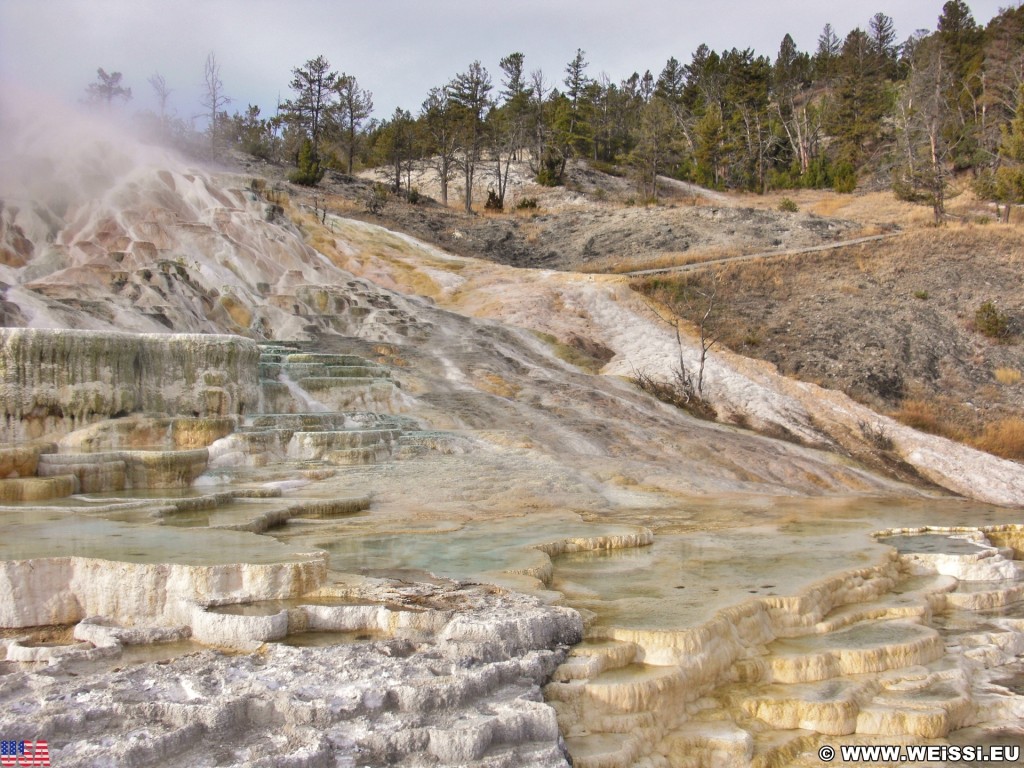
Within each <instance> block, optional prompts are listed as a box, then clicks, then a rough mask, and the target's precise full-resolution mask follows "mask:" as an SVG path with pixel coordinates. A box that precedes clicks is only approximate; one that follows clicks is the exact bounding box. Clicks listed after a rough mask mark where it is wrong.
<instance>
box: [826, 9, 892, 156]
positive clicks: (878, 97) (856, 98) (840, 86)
mask: <svg viewBox="0 0 1024 768" xmlns="http://www.w3.org/2000/svg"><path fill="white" fill-rule="evenodd" d="M836 74H837V83H836V93H835V100H836V106H835V112H834V114H833V116H832V125H831V126H830V128H831V132H832V134H833V135H834V136H835V138H836V144H837V145H838V156H839V159H840V160H841V161H843V162H846V163H849V164H850V165H852V166H854V167H856V166H857V165H859V164H860V163H861V162H862V161H863V160H864V159H865V158H866V157H867V156H868V155H869V153H870V152H871V151H872V150H873V149H874V147H875V144H876V142H877V140H878V138H879V135H880V126H881V124H882V117H883V116H884V115H885V114H886V112H887V111H888V109H889V105H890V95H889V91H888V89H887V88H886V87H885V80H884V78H883V68H882V62H881V60H880V59H879V57H878V55H877V54H876V53H875V50H874V47H873V45H872V43H871V38H870V37H869V36H868V35H867V33H866V32H864V30H862V29H860V28H857V29H854V30H853V31H852V32H850V33H849V34H848V35H847V36H846V39H845V40H844V41H843V48H842V52H841V53H840V55H839V60H838V66H837V73H836Z"/></svg>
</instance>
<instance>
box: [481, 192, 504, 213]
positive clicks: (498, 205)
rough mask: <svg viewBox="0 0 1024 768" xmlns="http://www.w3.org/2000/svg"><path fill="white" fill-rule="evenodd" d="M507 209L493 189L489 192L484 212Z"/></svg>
mask: <svg viewBox="0 0 1024 768" xmlns="http://www.w3.org/2000/svg"><path fill="white" fill-rule="evenodd" d="M504 209H505V203H504V201H502V199H501V198H500V197H498V194H497V192H495V191H494V190H493V189H489V190H487V202H486V203H484V210H487V211H501V210H504Z"/></svg>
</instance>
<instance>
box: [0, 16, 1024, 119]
mask: <svg viewBox="0 0 1024 768" xmlns="http://www.w3.org/2000/svg"><path fill="white" fill-rule="evenodd" d="M1008 1H1009V2H1013V3H1016V2H1018V0H968V4H969V5H970V7H971V9H972V10H973V12H974V16H975V19H976V20H977V21H978V22H979V23H982V24H984V23H986V22H987V21H988V20H989V19H990V18H991V17H992V16H993V15H995V14H996V13H997V12H998V9H999V6H1000V5H1003V6H1005V5H1007V2H1008ZM941 10H942V0H875V2H873V3H871V4H870V5H869V4H866V3H863V2H859V1H858V0H854V2H848V3H844V4H836V3H822V2H820V0H772V1H771V2H768V1H767V0H721V1H720V2H717V3H713V2H707V0H631V1H630V2H624V1H623V0H615V1H613V0H505V1H504V2H500V1H496V0H469V1H466V0H430V1H429V2H428V1H427V0H376V2H372V1H371V2H366V0H361V1H360V2H355V1H350V0H334V1H333V2H332V1H329V0H176V1H175V2H159V1H158V0H0V81H6V82H8V83H14V84H17V85H19V86H22V87H30V88H32V89H34V90H37V91H41V92H44V93H46V94H47V95H50V96H54V97H57V98H60V99H62V100H68V101H75V100H77V99H79V98H81V96H82V95H83V94H84V91H85V87H86V85H88V84H89V83H90V82H93V81H95V77H96V68H97V67H103V68H104V69H106V70H107V71H108V72H110V71H119V72H122V73H123V74H124V80H125V83H126V84H127V85H129V86H131V87H132V89H133V92H134V95H135V98H134V99H133V101H132V103H131V105H130V108H132V109H141V108H147V107H152V106H153V104H154V101H153V98H152V90H151V89H150V87H149V86H148V85H147V82H146V81H147V78H148V77H150V76H151V75H153V74H154V73H157V72H159V73H160V74H162V75H163V76H164V78H165V79H166V81H167V84H168V86H170V87H171V88H172V89H173V90H174V92H173V93H172V95H171V100H172V102H173V106H174V108H175V109H176V111H177V114H178V115H179V116H181V117H189V116H191V115H193V114H195V113H197V112H199V111H200V109H199V107H198V100H199V94H200V92H201V90H202V88H201V86H202V81H203V64H204V61H205V59H206V56H207V54H208V53H209V52H211V51H212V52H214V53H215V54H216V56H217V59H218V60H219V62H220V63H221V80H222V81H223V84H224V88H225V92H226V93H227V95H228V96H230V97H231V98H232V99H233V102H232V104H231V107H230V108H229V109H230V111H234V110H236V109H237V110H241V109H244V108H245V106H246V104H248V103H253V104H258V105H260V106H261V107H263V112H264V114H267V113H268V110H269V111H270V112H271V113H272V111H273V107H274V105H275V103H276V101H277V98H278V95H279V94H280V95H281V97H282V98H288V97H289V91H288V82H289V80H290V73H291V70H292V68H293V67H295V66H298V65H300V64H302V63H303V62H305V61H306V60H307V59H310V58H313V57H315V56H317V55H320V54H323V55H324V56H326V57H327V58H328V60H329V61H330V62H331V65H332V68H334V69H337V70H340V71H344V72H347V73H348V74H351V75H355V76H356V78H357V79H358V81H359V83H360V84H361V85H362V86H363V87H364V88H368V89H369V90H371V91H372V92H373V95H374V102H375V106H376V108H375V116H376V117H381V118H384V117H387V116H388V115H389V114H390V113H391V112H392V111H393V110H394V109H395V107H396V106H401V107H403V108H406V109H409V110H411V111H412V112H414V113H415V112H416V111H417V109H418V107H419V105H420V103H421V102H422V101H423V98H424V96H425V95H426V93H427V91H428V90H429V89H430V88H431V87H432V86H436V85H442V84H443V83H445V82H447V81H448V80H450V79H451V77H452V76H453V75H455V74H456V73H457V72H460V71H463V70H465V69H466V67H467V65H468V64H470V63H471V62H472V61H474V60H477V59H478V60H480V61H481V62H482V63H483V65H484V66H485V67H487V69H488V70H489V71H490V72H491V74H492V76H493V77H494V79H495V81H496V82H497V81H498V80H499V76H500V74H501V73H500V70H499V67H498V60H499V59H500V58H501V57H502V56H504V55H505V54H508V53H510V52H512V51H522V52H523V53H524V54H525V55H526V68H527V70H528V71H532V70H534V69H541V70H543V72H544V74H545V76H546V79H547V80H548V81H549V82H553V83H555V84H557V85H559V86H560V85H561V80H562V78H563V76H564V69H565V64H566V63H567V62H568V61H569V60H570V59H571V58H572V57H573V55H574V54H575V52H576V49H577V48H582V49H583V50H584V51H585V52H586V58H587V60H588V61H589V62H590V67H589V69H588V73H589V74H590V75H591V76H595V77H596V76H598V75H600V74H601V73H606V74H607V75H608V76H609V77H610V78H611V79H612V80H613V81H616V82H617V81H619V80H622V79H623V78H625V77H628V76H629V75H630V74H631V73H632V72H634V71H638V72H640V73H643V71H644V70H646V69H650V70H651V71H652V72H653V73H654V74H655V75H657V74H658V72H660V71H661V69H662V67H663V66H664V64H665V61H666V60H667V59H668V58H669V57H670V56H675V57H676V58H677V59H679V60H680V61H681V62H683V63H684V64H685V63H687V62H689V60H690V55H691V53H692V52H693V51H694V49H695V48H696V47H697V46H698V45H700V44H701V43H707V44H708V45H709V46H710V47H711V48H713V49H715V50H719V51H720V50H723V49H725V48H732V47H737V48H745V47H750V48H753V49H754V50H755V51H756V52H757V53H764V54H767V55H769V56H771V57H772V58H774V56H775V53H776V52H777V51H778V47H779V42H780V40H781V39H782V37H783V35H785V34H786V33H787V32H788V33H789V34H791V35H792V36H793V38H794V39H795V40H796V42H797V45H798V46H799V47H800V48H801V49H803V50H813V49H814V47H815V45H816V40H817V37H818V34H819V33H820V32H821V29H822V27H823V26H824V25H825V23H826V22H828V23H831V24H832V26H833V28H835V29H836V31H837V32H838V34H839V35H840V37H843V36H845V35H846V33H847V32H848V31H849V30H851V29H852V28H854V27H856V26H861V27H866V26H867V22H868V20H869V19H870V18H871V16H872V15H873V14H874V13H876V12H878V11H882V12H884V13H886V14H888V15H889V16H891V17H892V18H893V20H894V21H895V23H896V28H897V33H898V36H899V38H900V39H901V40H902V39H905V38H906V37H908V36H909V35H910V34H911V33H913V32H914V31H915V30H916V29H921V28H926V29H929V30H933V29H934V28H935V24H936V21H937V19H938V16H939V14H940V13H941Z"/></svg>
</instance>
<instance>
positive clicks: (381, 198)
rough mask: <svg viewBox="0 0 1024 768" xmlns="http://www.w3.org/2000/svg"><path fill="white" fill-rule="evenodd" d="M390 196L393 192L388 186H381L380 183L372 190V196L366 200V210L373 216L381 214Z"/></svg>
mask: <svg viewBox="0 0 1024 768" xmlns="http://www.w3.org/2000/svg"><path fill="white" fill-rule="evenodd" d="M390 196H391V190H389V189H388V188H387V185H386V184H381V183H380V182H379V181H378V182H377V183H376V184H374V185H373V189H371V190H370V194H369V195H368V196H367V198H366V210H367V211H368V212H369V213H372V214H378V213H380V212H381V211H383V210H384V205H385V204H386V203H387V201H388V198H389V197H390Z"/></svg>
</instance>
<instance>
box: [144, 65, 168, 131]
mask: <svg viewBox="0 0 1024 768" xmlns="http://www.w3.org/2000/svg"><path fill="white" fill-rule="evenodd" d="M147 82H148V83H149V84H150V86H151V87H152V88H153V94H154V95H155V96H156V103H157V104H158V105H159V106H160V122H161V123H163V122H164V121H165V120H167V102H168V101H170V98H171V91H172V89H171V88H168V87H167V80H165V79H164V76H163V75H161V74H160V73H159V72H156V73H154V74H153V75H152V76H151V77H150V78H149V80H147Z"/></svg>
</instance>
